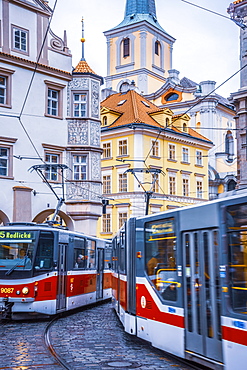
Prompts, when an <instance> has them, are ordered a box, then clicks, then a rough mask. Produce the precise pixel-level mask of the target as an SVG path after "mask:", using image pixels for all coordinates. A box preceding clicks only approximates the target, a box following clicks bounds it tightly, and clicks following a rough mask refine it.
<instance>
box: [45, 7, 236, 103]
mask: <svg viewBox="0 0 247 370" xmlns="http://www.w3.org/2000/svg"><path fill="white" fill-rule="evenodd" d="M190 2H193V3H194V4H197V5H199V6H202V7H204V8H207V9H210V10H212V11H214V12H217V13H220V14H222V15H225V16H227V17H228V14H227V8H228V6H229V4H230V1H228V0H190ZM54 3H55V0H50V1H49V5H50V6H51V7H53V5H54ZM125 5H126V0H90V1H89V0H69V1H68V0H58V2H57V7H56V10H55V13H54V18H53V20H52V25H51V28H52V30H53V32H55V33H56V34H57V35H58V36H60V37H62V36H63V31H64V29H66V31H67V35H68V46H69V48H70V50H71V52H72V55H73V66H76V64H77V63H78V62H79V60H80V58H81V42H80V38H81V18H82V17H83V18H84V24H85V38H86V43H85V57H86V60H87V62H88V64H89V65H90V67H91V68H92V69H93V70H94V71H95V73H97V74H98V75H100V76H103V77H105V76H106V39H105V36H104V35H103V32H104V31H107V30H109V29H111V28H113V27H115V26H116V25H118V24H119V23H120V22H121V21H122V20H123V18H124V11H125ZM156 12H157V18H158V22H159V23H160V25H161V26H162V27H163V28H164V29H165V31H166V32H167V33H168V34H170V35H171V36H173V37H174V38H175V39H176V42H175V43H174V48H173V68H174V69H177V70H178V71H180V78H182V77H184V76H186V77H188V78H190V79H191V80H193V81H195V82H197V83H199V82H201V81H205V80H213V81H216V83H217V85H216V86H218V85H220V84H221V83H222V82H224V81H225V80H226V79H228V78H229V77H230V76H231V75H232V74H234V73H235V72H237V71H238V69H239V68H240V64H239V33H240V28H239V27H238V26H237V25H236V24H235V23H234V22H232V21H230V20H228V19H225V18H223V17H220V16H218V15H215V14H212V13H209V12H206V11H204V10H202V9H198V8H196V7H194V6H192V5H189V4H187V3H184V2H183V1H182V0H156ZM238 89H239V76H237V77H234V78H232V79H231V80H230V81H229V82H227V83H226V84H225V85H224V86H223V87H222V88H220V89H219V90H218V93H220V94H221V95H223V96H224V97H228V96H230V93H231V92H235V91H237V90H238Z"/></svg>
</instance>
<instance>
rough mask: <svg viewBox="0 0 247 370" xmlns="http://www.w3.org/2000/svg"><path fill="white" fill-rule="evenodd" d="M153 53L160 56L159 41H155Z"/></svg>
mask: <svg viewBox="0 0 247 370" xmlns="http://www.w3.org/2000/svg"><path fill="white" fill-rule="evenodd" d="M154 52H155V54H156V55H160V42H159V41H155V44H154Z"/></svg>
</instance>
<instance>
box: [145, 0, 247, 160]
mask: <svg viewBox="0 0 247 370" xmlns="http://www.w3.org/2000/svg"><path fill="white" fill-rule="evenodd" d="M181 1H183V0H181ZM246 67H247V64H245V65H244V66H242V67H241V68H240V69H239V70H238V71H237V72H235V73H234V74H233V75H231V76H230V77H228V78H227V79H226V80H225V81H224V82H222V83H221V84H220V85H219V86H217V87H216V88H215V89H213V90H212V91H210V92H209V93H208V94H207V95H205V96H203V97H202V98H201V99H199V100H198V101H197V102H196V103H195V104H193V105H192V106H191V107H190V108H188V109H187V110H186V111H185V112H184V113H181V114H180V115H179V116H180V117H181V116H183V115H185V114H187V113H188V112H189V111H191V109H193V108H194V107H196V106H197V105H198V104H200V103H201V102H203V101H204V100H205V99H206V98H208V97H209V96H210V95H211V94H213V93H214V92H215V91H216V90H218V89H219V88H220V87H222V86H223V85H224V84H225V83H227V82H228V81H229V80H231V79H232V78H233V77H234V76H236V75H237V74H238V73H239V72H241V71H242V70H243V69H244V68H246ZM178 119H179V118H176V119H175V120H174V121H173V122H172V123H170V124H169V125H168V126H167V127H169V126H172V125H173V124H174V122H176V121H177V120H178ZM167 127H166V128H167ZM166 128H160V129H159V133H158V135H157V137H156V139H155V141H154V142H153V144H152V146H151V148H150V150H149V152H148V154H147V156H146V158H145V160H144V163H145V162H146V161H147V159H148V157H149V156H150V153H151V151H152V149H153V147H154V145H155V144H156V142H157V140H158V139H159V137H160V135H161V133H162V132H164V131H165V129H166Z"/></svg>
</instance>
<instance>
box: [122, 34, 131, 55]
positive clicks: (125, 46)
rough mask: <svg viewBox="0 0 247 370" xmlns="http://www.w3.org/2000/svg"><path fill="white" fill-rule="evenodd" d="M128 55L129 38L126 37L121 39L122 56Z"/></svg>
mask: <svg viewBox="0 0 247 370" xmlns="http://www.w3.org/2000/svg"><path fill="white" fill-rule="evenodd" d="M129 56H130V39H129V38H128V37H127V38H126V39H124V40H123V57H124V58H126V57H129Z"/></svg>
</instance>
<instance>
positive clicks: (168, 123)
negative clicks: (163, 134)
mask: <svg viewBox="0 0 247 370" xmlns="http://www.w3.org/2000/svg"><path fill="white" fill-rule="evenodd" d="M169 125H170V120H169V118H166V127H169Z"/></svg>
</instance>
